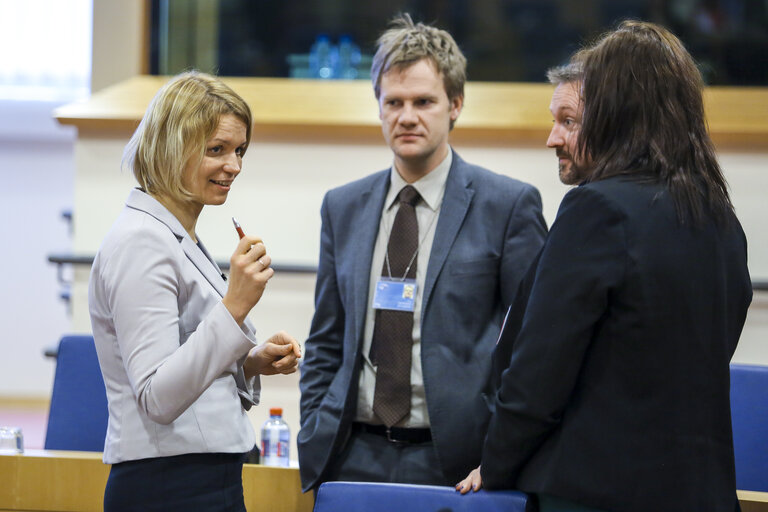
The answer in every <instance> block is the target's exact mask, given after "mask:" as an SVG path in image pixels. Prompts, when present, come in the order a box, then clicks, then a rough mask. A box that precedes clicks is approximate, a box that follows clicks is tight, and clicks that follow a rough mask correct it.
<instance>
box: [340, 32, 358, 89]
mask: <svg viewBox="0 0 768 512" xmlns="http://www.w3.org/2000/svg"><path fill="white" fill-rule="evenodd" d="M359 65H360V48H359V47H358V46H357V45H356V44H355V43H353V42H352V38H351V37H349V36H341V37H340V38H339V58H338V65H337V71H336V73H335V75H336V78H341V79H342V80H354V79H355V78H357V68H358V66H359Z"/></svg>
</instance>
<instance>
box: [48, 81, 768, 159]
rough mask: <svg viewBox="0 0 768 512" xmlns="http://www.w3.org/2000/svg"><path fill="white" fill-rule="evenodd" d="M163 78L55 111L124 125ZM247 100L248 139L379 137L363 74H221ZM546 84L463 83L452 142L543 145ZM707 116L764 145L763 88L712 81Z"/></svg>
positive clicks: (90, 122) (767, 113)
mask: <svg viewBox="0 0 768 512" xmlns="http://www.w3.org/2000/svg"><path fill="white" fill-rule="evenodd" d="M167 79H168V78H167V77H158V76H136V77H134V78H131V79H129V80H127V81H125V82H122V83H119V84H116V85H114V86H112V87H108V88H106V89H104V90H102V91H99V92H97V93H96V94H94V95H93V96H92V97H91V98H90V99H88V100H86V101H84V102H80V103H71V104H69V105H65V106H63V107H61V108H59V109H57V110H56V112H55V117H56V118H57V119H58V120H59V122H61V123H63V124H71V125H75V126H77V127H78V128H79V129H80V130H96V131H114V130H120V131H126V130H128V131H130V130H133V128H135V126H136V125H137V124H138V122H139V120H140V119H141V117H142V115H143V114H144V110H145V109H146V107H147V105H148V104H149V101H150V100H151V99H152V97H153V96H154V94H155V93H156V92H157V90H158V89H159V88H160V87H161V86H162V85H163V84H164V83H165V82H166V81H167ZM224 80H225V82H227V83H228V84H229V85H230V86H231V87H232V88H233V89H234V90H235V91H237V92H238V93H239V94H240V95H241V96H242V97H243V98H244V99H245V100H246V101H247V102H248V104H249V105H250V106H251V109H252V110H253V115H254V137H255V138H258V139H259V140H277V139H283V140H284V139H286V138H288V139H303V140H306V139H318V140H324V139H328V138H331V139H344V140H348V141H350V142H360V141H364V140H371V141H374V142H375V143H380V142H381V126H380V121H379V119H378V108H377V104H376V100H375V98H374V96H373V90H372V87H371V84H370V82H368V81H367V80H351V81H342V80H339V81H321V80H297V79H285V78H225V79H224ZM551 96H552V86H551V85H549V84H543V83H541V84H536V83H501V82H469V83H467V85H466V91H465V97H466V98H465V105H464V111H463V112H462V114H461V117H460V118H459V121H458V122H457V124H456V130H455V131H454V133H453V134H452V141H454V142H455V143H459V144H461V143H469V144H480V145H490V146H509V145H535V146H536V147H540V146H542V141H544V140H546V138H547V134H548V133H549V130H550V128H551V126H552V117H551V115H550V113H549V110H548V107H549V103H550V100H551ZM705 101H706V108H707V116H708V120H709V127H710V130H711V133H712V137H713V139H714V140H715V142H716V143H717V144H718V147H720V148H722V147H728V148H734V147H736V148H747V147H749V148H766V147H768V88H756V87H752V88H750V87H710V88H707V90H706V91H705Z"/></svg>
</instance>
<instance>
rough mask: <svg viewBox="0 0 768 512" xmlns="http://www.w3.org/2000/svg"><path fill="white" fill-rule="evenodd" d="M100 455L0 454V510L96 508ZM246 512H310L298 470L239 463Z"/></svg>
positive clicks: (100, 493) (104, 471)
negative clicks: (241, 469) (241, 468)
mask: <svg viewBox="0 0 768 512" xmlns="http://www.w3.org/2000/svg"><path fill="white" fill-rule="evenodd" d="M101 456H102V454H101V453H95V452H68V451H48V450H28V451H27V452H26V453H25V454H24V455H0V511H6V510H37V511H43V510H45V511H53V510H55V511H78V512H88V511H100V510H102V501H103V498H104V486H105V485H106V483H107V476H108V475H109V466H108V465H106V464H104V463H103V462H102V461H101ZM243 493H244V495H245V506H246V508H247V509H248V511H249V512H257V511H264V512H266V511H270V512H272V511H274V512H311V511H312V507H313V506H314V498H313V496H312V493H308V494H302V493H301V484H300V483H299V470H298V469H296V468H272V467H267V466H260V465H255V464H245V465H244V466H243Z"/></svg>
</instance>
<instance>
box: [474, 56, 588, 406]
mask: <svg viewBox="0 0 768 512" xmlns="http://www.w3.org/2000/svg"><path fill="white" fill-rule="evenodd" d="M582 78H583V75H582V66H581V63H579V62H571V63H569V64H567V65H565V66H558V67H554V68H552V69H550V70H548V71H547V79H548V80H549V83H551V84H552V85H554V86H555V90H554V91H553V92H552V101H551V102H550V104H549V111H550V112H551V113H552V130H550V132H549V137H548V138H547V147H548V148H552V149H554V150H555V156H557V163H558V176H559V177H560V181H561V182H562V183H563V185H578V184H579V183H581V182H582V181H584V180H585V179H586V178H587V174H588V171H589V169H588V167H586V166H584V165H579V164H580V163H579V162H578V158H577V157H576V156H575V155H576V149H577V146H576V143H577V141H578V135H579V129H580V128H581V116H582V113H583V111H584V104H583V102H582V101H581V86H582ZM537 263H538V256H537V257H536V258H535V259H534V262H533V263H532V264H531V266H530V268H529V269H528V272H527V273H526V274H525V277H524V278H523V280H522V282H521V283H520V289H519V290H518V292H517V293H516V294H515V300H514V302H513V303H512V305H511V306H510V308H509V310H508V311H507V315H506V318H505V319H504V327H503V328H502V330H501V334H500V335H499V341H498V342H497V343H496V348H495V349H494V352H493V363H492V370H491V374H490V375H489V378H488V383H487V387H486V389H485V391H484V394H483V396H484V398H485V400H486V401H487V403H488V406H489V407H490V408H491V410H493V407H494V402H493V397H494V395H495V394H496V391H497V390H498V389H499V386H500V385H501V374H502V372H503V371H504V370H506V368H507V366H509V358H510V357H511V354H512V347H514V344H515V339H517V335H518V333H519V332H520V326H521V325H522V322H523V314H524V313H525V308H526V306H527V305H528V298H529V296H530V293H531V287H532V286H533V279H534V277H535V275H536V264H537Z"/></svg>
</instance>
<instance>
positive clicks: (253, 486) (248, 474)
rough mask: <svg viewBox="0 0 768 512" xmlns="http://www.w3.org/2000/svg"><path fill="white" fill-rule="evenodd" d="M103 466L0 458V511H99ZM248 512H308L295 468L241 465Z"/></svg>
mask: <svg viewBox="0 0 768 512" xmlns="http://www.w3.org/2000/svg"><path fill="white" fill-rule="evenodd" d="M108 475H109V466H108V465H106V464H104V463H102V461H101V453H94V452H69V451H49V450H28V451H27V452H26V453H25V454H24V455H0V478H2V485H0V512H5V511H10V510H37V511H54V510H55V511H78V512H88V511H101V510H102V498H103V496H104V486H105V485H106V483H107V476H108ZM737 492H738V496H739V502H740V504H741V509H742V511H743V512H768V493H765V492H751V491H737ZM243 493H244V496H245V506H246V508H247V509H248V511H249V512H257V511H270V512H311V511H312V507H313V505H314V498H313V496H312V493H307V494H302V493H301V484H300V482H299V471H298V469H296V468H273V467H267V466H261V465H255V464H245V465H244V466H243Z"/></svg>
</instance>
